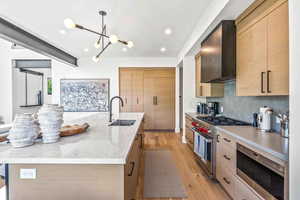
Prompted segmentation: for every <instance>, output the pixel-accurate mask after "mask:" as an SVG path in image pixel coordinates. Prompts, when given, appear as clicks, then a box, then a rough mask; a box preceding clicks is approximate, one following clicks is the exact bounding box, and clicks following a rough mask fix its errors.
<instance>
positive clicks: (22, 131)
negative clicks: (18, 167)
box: [8, 114, 38, 148]
mask: <svg viewBox="0 0 300 200" xmlns="http://www.w3.org/2000/svg"><path fill="white" fill-rule="evenodd" d="M37 137H38V126H37V125H36V124H35V123H34V119H33V117H32V114H17V115H16V117H15V120H14V122H13V125H12V128H11V129H10V131H9V135H8V139H9V141H10V143H11V145H12V146H13V147H16V148H19V147H26V146H30V145H33V143H34V141H35V139H36V138H37Z"/></svg>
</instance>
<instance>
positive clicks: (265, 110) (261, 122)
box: [258, 106, 273, 132]
mask: <svg viewBox="0 0 300 200" xmlns="http://www.w3.org/2000/svg"><path fill="white" fill-rule="evenodd" d="M272 113H273V110H272V108H270V107H268V106H264V107H261V108H260V109H259V114H258V127H259V129H261V130H262V131H265V132H268V131H271V116H272Z"/></svg>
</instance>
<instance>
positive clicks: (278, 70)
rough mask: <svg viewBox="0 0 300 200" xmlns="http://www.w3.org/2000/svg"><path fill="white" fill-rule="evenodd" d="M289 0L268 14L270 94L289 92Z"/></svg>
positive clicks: (285, 93) (286, 93)
mask: <svg viewBox="0 0 300 200" xmlns="http://www.w3.org/2000/svg"><path fill="white" fill-rule="evenodd" d="M288 21H289V20H288V2H287V1H286V2H285V3H283V4H281V5H280V6H279V7H278V8H277V9H275V10H274V11H273V12H272V13H270V15H269V16H268V71H267V73H268V76H269V83H268V84H269V91H268V94H269V95H288V94H289V25H288Z"/></svg>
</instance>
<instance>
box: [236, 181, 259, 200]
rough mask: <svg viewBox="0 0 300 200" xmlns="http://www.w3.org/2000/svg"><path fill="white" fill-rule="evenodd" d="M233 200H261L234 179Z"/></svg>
mask: <svg viewBox="0 0 300 200" xmlns="http://www.w3.org/2000/svg"><path fill="white" fill-rule="evenodd" d="M235 200H261V199H260V198H259V197H258V196H257V195H256V194H255V193H254V192H253V191H252V190H251V189H250V188H249V187H248V186H247V185H246V184H245V183H244V182H242V181H241V180H240V179H239V178H238V177H236V184H235Z"/></svg>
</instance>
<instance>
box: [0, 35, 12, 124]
mask: <svg viewBox="0 0 300 200" xmlns="http://www.w3.org/2000/svg"><path fill="white" fill-rule="evenodd" d="M10 47H11V43H9V42H7V41H5V40H2V39H0V92H1V98H0V117H1V118H3V120H1V118H0V121H3V122H4V123H9V122H11V119H12V102H13V100H12V67H11V53H10Z"/></svg>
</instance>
